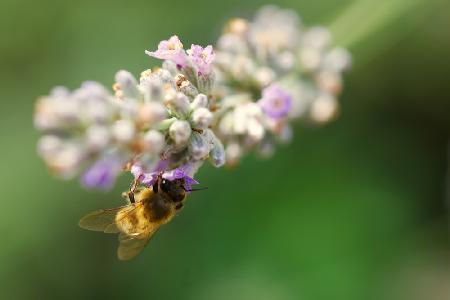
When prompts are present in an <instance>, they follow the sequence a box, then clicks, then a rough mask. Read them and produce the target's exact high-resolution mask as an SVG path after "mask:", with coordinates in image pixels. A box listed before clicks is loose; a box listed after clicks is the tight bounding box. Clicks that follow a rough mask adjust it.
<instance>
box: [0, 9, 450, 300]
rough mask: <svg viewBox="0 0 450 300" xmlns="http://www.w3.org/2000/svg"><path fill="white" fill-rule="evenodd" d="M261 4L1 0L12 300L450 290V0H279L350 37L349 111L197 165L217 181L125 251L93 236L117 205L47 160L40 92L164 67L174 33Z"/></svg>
mask: <svg viewBox="0 0 450 300" xmlns="http://www.w3.org/2000/svg"><path fill="white" fill-rule="evenodd" d="M263 4H267V2H263V1H257V0H252V1H240V0H229V1H217V2H214V1H201V0H191V1H179V2H175V1H163V0H160V1H144V0H142V1H131V0H130V1H101V0H79V1H61V0H59V1H58V0H0V37H1V38H0V86H1V89H0V93H1V94H0V95H1V99H0V141H1V147H0V187H1V189H2V206H1V208H0V236H1V241H0V298H1V299H119V298H121V299H124V298H127V299H132V298H134V299H137V298H139V299H188V300H190V299H195V300H203V299H219V300H221V299H262V300H265V299H281V300H283V299H305V300H306V299H312V300H316V299H327V300H331V299H345V300H351V299H355V300H357V299H368V300H369V299H408V300H414V299H417V300H422V299H427V300H429V299H439V300H440V299H450V238H449V237H450V235H449V217H448V216H449V214H448V213H449V210H448V209H449V206H450V202H449V195H450V190H449V187H450V182H449V178H448V176H449V174H448V172H449V166H450V162H449V157H450V152H449V151H450V150H449V129H450V105H449V104H450V96H449V95H450V31H449V28H450V13H449V12H450V2H448V1H445V0H430V1H427V0H353V1H350V0H341V1H331V0H330V1H325V0H320V1H319V0H315V1H312V0H303V1H298V0H290V1H289V0H285V1H278V2H275V4H277V5H279V6H282V7H286V8H292V9H294V10H296V11H297V12H298V13H300V14H301V16H302V18H303V21H304V23H305V24H307V25H314V24H323V25H326V26H329V28H330V29H331V31H332V32H333V33H334V35H335V40H334V41H335V43H336V44H338V45H344V46H347V47H348V48H349V50H350V51H351V52H352V54H353V56H354V64H353V68H352V70H351V71H350V72H348V73H347V75H346V78H345V92H344V94H343V95H342V97H341V103H342V111H341V115H340V117H339V118H338V119H337V120H336V121H334V122H332V123H330V124H327V125H325V126H322V127H308V126H304V125H299V126H297V127H296V128H295V138H294V140H293V142H292V144H290V145H288V146H283V147H279V148H278V151H277V153H276V155H275V156H274V157H273V158H272V159H270V160H261V159H260V158H258V157H256V156H250V157H247V158H246V159H245V160H244V161H243V162H242V164H241V165H240V166H239V167H238V168H237V169H235V170H224V169H220V170H216V169H213V168H211V167H204V168H202V170H201V172H200V173H199V174H198V179H199V180H200V181H201V183H202V184H203V185H206V186H208V187H209V189H208V190H207V191H204V192H199V193H196V194H195V195H192V197H190V199H189V202H188V205H187V206H186V208H185V209H184V210H183V213H182V214H180V216H179V217H177V218H176V219H175V220H174V221H172V222H171V223H170V224H169V225H167V226H165V227H164V228H163V229H162V230H160V231H159V232H158V234H157V235H156V236H155V238H154V239H153V240H152V242H151V244H150V245H149V247H148V248H147V249H146V250H145V251H144V253H143V254H142V255H141V256H139V257H138V258H137V259H135V260H133V261H131V262H127V263H124V262H119V261H118V260H117V259H116V246H117V241H116V238H115V237H114V236H112V235H105V234H99V233H94V232H87V231H82V230H81V229H79V228H78V226H77V222H78V220H79V218H80V217H81V216H82V215H83V214H85V213H86V212H88V211H91V210H95V209H98V208H104V207H113V206H117V205H120V204H121V201H122V200H121V198H120V197H119V194H120V192H121V191H122V190H125V189H126V188H127V186H128V182H129V180H130V177H128V176H123V177H122V178H121V180H120V181H119V183H118V185H117V188H116V189H115V190H114V191H111V192H109V193H106V194H105V193H100V192H88V191H85V190H82V189H81V188H80V187H79V185H78V182H77V181H76V180H74V181H69V182H61V181H58V180H57V179H55V178H52V176H51V175H50V174H49V173H48V172H47V170H46V168H45V166H44V163H43V162H42V161H41V160H40V159H39V158H38V157H37V155H36V151H35V144H36V141H37V138H38V134H37V133H36V131H35V130H34V129H33V124H32V114H33V106H34V101H35V99H36V98H37V97H38V96H40V95H44V94H47V93H48V91H49V90H50V88H51V87H52V86H54V85H66V86H69V87H71V88H76V87H77V86H79V84H80V83H81V82H82V81H84V80H87V79H90V80H97V81H100V82H102V83H104V84H107V85H110V84H112V83H113V75H114V73H115V72H116V71H117V70H119V69H122V68H124V69H128V70H130V71H132V72H133V73H135V74H138V73H139V72H140V71H141V70H143V69H146V68H149V67H152V66H153V65H156V64H157V62H156V61H155V60H152V59H149V58H148V57H146V56H145V55H144V49H153V48H156V45H157V43H158V41H159V40H162V39H165V38H167V37H168V36H170V35H172V34H178V35H179V36H180V37H181V38H182V40H183V41H184V42H185V44H188V45H190V44H191V43H194V42H195V43H199V44H208V43H214V41H215V39H216V38H217V36H218V34H219V33H220V31H221V26H222V23H223V22H225V20H227V19H228V18H230V17H235V16H241V17H251V16H252V14H253V13H254V11H255V10H256V9H257V8H259V7H260V6H261V5H263Z"/></svg>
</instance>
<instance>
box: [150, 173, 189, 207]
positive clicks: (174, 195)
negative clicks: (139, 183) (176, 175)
mask: <svg viewBox="0 0 450 300" xmlns="http://www.w3.org/2000/svg"><path fill="white" fill-rule="evenodd" d="M153 190H154V191H155V192H156V193H158V192H160V191H162V192H164V193H167V194H168V195H169V197H170V199H172V201H173V202H181V201H183V199H184V198H185V197H186V190H185V188H184V178H180V179H175V180H168V179H164V178H162V177H160V178H158V181H157V182H156V183H155V184H154V185H153Z"/></svg>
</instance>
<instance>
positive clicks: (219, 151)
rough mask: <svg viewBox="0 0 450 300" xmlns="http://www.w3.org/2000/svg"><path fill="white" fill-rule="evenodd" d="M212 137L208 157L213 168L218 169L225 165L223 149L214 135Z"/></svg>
mask: <svg viewBox="0 0 450 300" xmlns="http://www.w3.org/2000/svg"><path fill="white" fill-rule="evenodd" d="M211 133H212V132H211ZM212 135H213V141H212V147H211V151H210V152H209V157H210V159H211V163H212V164H213V166H215V167H216V168H219V167H221V166H223V165H224V164H225V149H224V147H223V144H222V142H221V141H220V140H219V139H218V138H217V137H216V136H215V135H214V133H212Z"/></svg>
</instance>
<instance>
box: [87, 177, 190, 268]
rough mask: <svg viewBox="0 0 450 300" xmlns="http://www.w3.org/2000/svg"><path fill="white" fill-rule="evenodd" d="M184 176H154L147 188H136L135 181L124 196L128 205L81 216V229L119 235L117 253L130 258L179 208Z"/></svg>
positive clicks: (120, 257) (183, 191) (184, 197)
mask: <svg viewBox="0 0 450 300" xmlns="http://www.w3.org/2000/svg"><path fill="white" fill-rule="evenodd" d="M184 183H185V182H184V178H180V179H175V180H173V181H170V180H167V179H163V178H162V176H161V175H160V176H158V179H157V181H156V182H155V184H154V185H153V186H152V187H151V188H147V187H145V188H137V185H138V182H137V181H135V182H134V184H133V186H132V188H131V189H130V191H129V192H128V193H125V194H127V195H126V197H127V198H128V200H129V204H128V205H125V206H121V207H116V208H110V209H102V210H97V211H94V212H91V213H89V214H87V215H86V216H84V217H83V218H82V219H81V220H80V222H79V226H80V227H81V228H83V229H87V230H93V231H103V232H105V233H118V234H119V247H118V249H117V256H118V258H119V259H120V260H130V259H132V258H134V257H135V256H137V255H138V254H139V253H141V251H142V250H143V249H144V248H145V246H146V245H147V244H148V242H149V241H150V239H151V237H152V236H153V235H154V234H155V233H156V231H158V229H159V228H160V227H161V225H163V224H166V223H168V222H169V221H170V220H172V219H173V217H174V216H175V215H176V214H177V212H178V211H179V210H180V209H181V208H182V207H183V205H184V202H185V200H186V195H187V192H188V191H187V190H186V189H185V187H184Z"/></svg>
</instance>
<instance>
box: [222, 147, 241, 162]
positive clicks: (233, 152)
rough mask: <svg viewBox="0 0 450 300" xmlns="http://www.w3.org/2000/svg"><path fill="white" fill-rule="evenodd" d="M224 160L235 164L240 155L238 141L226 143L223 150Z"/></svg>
mask: <svg viewBox="0 0 450 300" xmlns="http://www.w3.org/2000/svg"><path fill="white" fill-rule="evenodd" d="M225 156H226V162H227V163H229V164H235V163H237V162H238V160H239V158H240V157H241V156H242V148H241V146H240V145H239V144H238V143H230V144H228V146H227V148H226V150H225Z"/></svg>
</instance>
